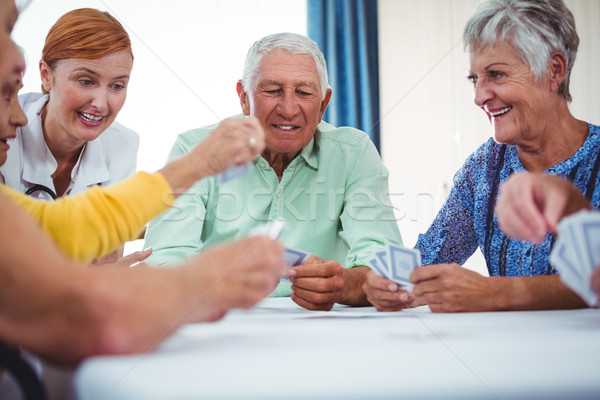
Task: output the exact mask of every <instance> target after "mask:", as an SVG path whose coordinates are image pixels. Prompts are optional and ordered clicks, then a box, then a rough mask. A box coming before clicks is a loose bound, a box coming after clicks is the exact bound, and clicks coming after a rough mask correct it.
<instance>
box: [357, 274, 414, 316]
mask: <svg viewBox="0 0 600 400" xmlns="http://www.w3.org/2000/svg"><path fill="white" fill-rule="evenodd" d="M363 291H364V292H365V294H366V295H367V300H369V303H371V304H372V305H373V306H374V307H375V308H376V309H377V311H399V310H402V309H405V308H410V307H417V306H420V305H423V304H422V301H421V302H419V301H417V298H416V297H415V295H413V294H412V293H409V292H407V291H405V290H402V289H399V288H398V284H397V283H395V282H392V281H390V280H389V279H386V278H384V277H382V276H379V275H378V274H377V273H376V272H375V271H369V273H367V280H366V282H365V283H364V285H363Z"/></svg>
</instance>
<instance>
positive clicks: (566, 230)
mask: <svg viewBox="0 0 600 400" xmlns="http://www.w3.org/2000/svg"><path fill="white" fill-rule="evenodd" d="M550 263H551V264H552V265H553V266H554V267H555V268H556V270H557V271H558V272H559V274H560V277H561V280H562V281H563V282H564V283H565V284H566V285H567V286H568V287H570V288H571V289H572V290H573V291H575V292H576V293H577V294H579V296H581V298H582V299H583V300H585V301H586V302H587V303H588V304H589V305H591V306H593V305H596V304H598V299H597V297H596V295H595V293H594V291H593V290H592V288H591V286H590V277H591V275H592V272H593V270H594V268H596V267H597V266H598V264H600V213H598V212H591V211H581V212H579V213H577V214H574V215H572V216H569V217H567V218H564V219H563V220H562V221H561V222H560V224H559V225H558V240H557V241H556V243H555V245H554V248H553V249H552V252H551V253H550Z"/></svg>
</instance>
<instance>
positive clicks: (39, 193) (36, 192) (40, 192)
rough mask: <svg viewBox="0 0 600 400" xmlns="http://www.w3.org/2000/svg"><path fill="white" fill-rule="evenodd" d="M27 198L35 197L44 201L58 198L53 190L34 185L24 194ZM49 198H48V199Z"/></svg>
mask: <svg viewBox="0 0 600 400" xmlns="http://www.w3.org/2000/svg"><path fill="white" fill-rule="evenodd" d="M25 194H26V195H27V196H31V197H35V198H36V199H44V200H56V198H57V197H58V196H57V195H56V193H54V190H52V189H50V188H49V187H48V186H44V185H39V184H35V185H33V186H32V187H30V188H29V189H27V191H26V192H25ZM48 196H50V198H48Z"/></svg>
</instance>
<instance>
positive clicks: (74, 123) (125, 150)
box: [0, 8, 139, 198]
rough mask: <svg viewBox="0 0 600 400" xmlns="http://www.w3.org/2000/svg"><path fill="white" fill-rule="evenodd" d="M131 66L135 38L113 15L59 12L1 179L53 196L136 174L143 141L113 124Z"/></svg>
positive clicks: (23, 100) (88, 11)
mask: <svg viewBox="0 0 600 400" xmlns="http://www.w3.org/2000/svg"><path fill="white" fill-rule="evenodd" d="M132 66H133V53H132V51H131V40H130V39H129V35H128V34H127V32H126V31H125V29H124V28H123V26H122V25H121V24H120V23H119V22H118V21H117V20H116V19H115V18H114V17H112V16H111V15H110V14H109V13H107V12H101V11H98V10H95V9H91V8H81V9H77V10H73V11H70V12H68V13H66V14H64V15H63V16H62V17H60V18H59V19H58V21H56V23H55V24H54V26H52V28H51V29H50V31H49V32H48V35H47V37H46V42H45V45H44V48H43V51H42V59H41V60H40V63H39V69H40V77H41V80H42V92H43V93H28V94H25V95H22V96H20V98H19V102H20V103H21V105H22V107H23V109H24V111H25V113H26V115H27V118H28V121H29V122H28V124H27V125H26V126H24V127H22V128H19V129H18V132H17V138H16V140H15V142H14V144H12V146H11V147H12V149H11V150H10V151H9V152H8V159H7V162H6V164H5V165H4V166H3V167H2V168H1V169H0V181H3V182H4V183H5V184H6V185H7V186H9V187H12V188H13V189H16V190H19V191H21V192H22V193H27V194H31V195H32V196H34V197H38V198H50V197H52V198H54V197H57V196H58V197H60V196H63V195H66V194H71V195H73V194H77V193H80V192H83V191H86V190H87V188H88V187H90V186H94V185H102V186H107V185H110V184H112V183H114V182H118V181H120V180H122V179H124V178H126V177H128V176H130V175H132V174H133V172H135V169H136V153H137V149H138V144H139V138H138V135H137V134H136V133H135V132H133V131H131V130H130V129H127V128H125V127H124V126H122V125H120V124H118V123H117V122H115V118H116V117H117V115H118V113H119V111H120V110H121V108H122V107H123V104H124V103H125V98H126V94H127V84H128V83H129V77H130V74H131V69H132Z"/></svg>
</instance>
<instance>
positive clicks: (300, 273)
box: [288, 255, 344, 311]
mask: <svg viewBox="0 0 600 400" xmlns="http://www.w3.org/2000/svg"><path fill="white" fill-rule="evenodd" d="M288 276H289V278H290V282H292V291H293V293H292V294H291V295H290V298H291V299H292V300H293V301H294V302H295V303H296V304H298V305H299V306H300V307H304V308H306V309H308V310H321V311H329V310H331V308H332V307H333V305H334V304H335V303H337V302H338V301H339V300H340V298H341V297H342V295H343V290H344V278H343V276H344V268H343V267H342V266H341V265H340V264H339V263H337V262H335V261H332V260H323V259H321V258H319V257H317V256H314V255H313V256H310V258H309V259H308V260H306V262H305V263H304V264H302V265H298V266H297V267H293V268H290V269H289V270H288Z"/></svg>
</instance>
